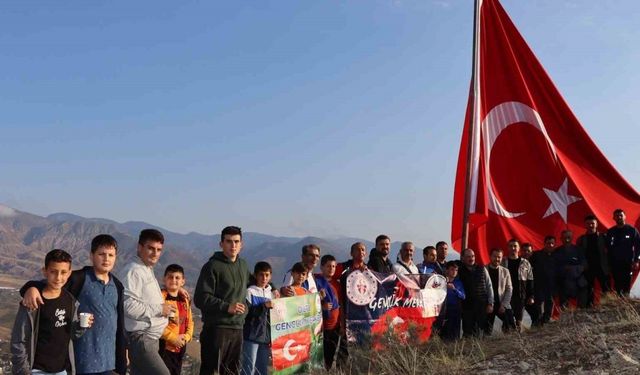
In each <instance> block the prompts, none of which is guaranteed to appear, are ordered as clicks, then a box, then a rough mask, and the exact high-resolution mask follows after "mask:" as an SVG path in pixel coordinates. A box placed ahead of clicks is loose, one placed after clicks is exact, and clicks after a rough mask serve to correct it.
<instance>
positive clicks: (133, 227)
mask: <svg viewBox="0 0 640 375" xmlns="http://www.w3.org/2000/svg"><path fill="white" fill-rule="evenodd" d="M145 228H155V229H158V230H160V231H161V232H162V233H163V234H164V236H165V251H164V252H163V254H162V257H161V259H160V264H159V266H157V267H156V274H157V275H158V276H160V275H161V274H162V272H163V271H164V268H165V267H166V266H167V265H168V264H171V263H178V264H180V265H182V266H183V267H184V268H185V272H186V277H187V282H188V284H189V285H194V284H195V282H196V280H197V277H198V274H199V272H200V268H201V267H202V265H203V264H204V263H205V262H206V260H207V259H208V258H209V257H210V256H211V255H212V254H213V252H214V251H217V250H218V249H219V247H218V243H219V242H220V236H219V235H204V234H200V233H195V232H191V233H188V234H180V233H175V232H171V231H169V230H166V229H164V228H160V227H158V226H156V225H153V224H149V223H144V222H139V221H128V222H125V223H118V222H116V221H113V220H109V219H100V218H85V217H82V216H78V215H74V214H70V213H55V214H51V215H49V216H47V217H42V216H38V215H33V214H30V213H27V212H21V211H18V210H14V209H12V208H9V207H6V206H2V205H0V276H5V277H7V276H8V277H12V278H17V279H30V278H40V275H41V273H40V269H41V268H42V266H43V262H44V256H45V254H46V253H47V252H48V251H49V250H51V249H54V248H61V249H64V250H67V251H68V252H69V253H71V255H72V256H73V268H74V269H76V268H80V267H81V266H84V265H88V264H90V262H89V247H90V243H91V239H92V238H93V237H95V236H96V235H98V234H101V233H108V234H111V235H112V236H114V237H115V238H116V239H117V241H118V245H119V246H118V248H119V250H118V261H117V264H116V273H117V271H118V269H119V268H121V267H122V266H123V265H124V264H126V263H128V262H130V261H131V260H132V259H133V257H134V256H135V255H136V254H135V253H136V243H137V239H138V234H139V232H140V230H142V229H145ZM357 241H362V242H364V243H366V244H367V248H369V249H370V248H372V247H373V243H372V242H371V241H365V240H362V239H358V238H347V237H342V238H337V239H325V238H318V237H278V236H271V235H267V234H262V233H251V232H247V233H243V249H242V252H241V254H240V255H241V257H243V258H244V259H246V260H247V262H248V263H249V267H250V269H251V270H253V265H254V264H255V263H256V262H257V261H260V260H265V261H267V262H269V263H270V264H271V265H272V267H273V270H274V272H273V281H274V284H276V285H278V286H279V285H280V284H281V283H282V278H283V275H284V273H285V272H286V271H287V270H288V269H289V267H291V265H292V264H293V263H295V262H298V261H300V254H301V249H302V246H303V245H306V244H309V243H314V244H317V245H319V246H320V249H321V253H322V254H333V255H334V256H335V257H336V258H337V259H338V261H343V260H346V259H348V258H349V248H350V246H351V244H352V243H354V242H357ZM399 247H400V243H399V242H394V243H393V244H392V256H393V257H394V258H395V256H396V254H397V250H398V249H399ZM417 253H418V254H416V255H417V256H416V260H422V256H421V254H420V253H419V252H417ZM0 286H1V285H0Z"/></svg>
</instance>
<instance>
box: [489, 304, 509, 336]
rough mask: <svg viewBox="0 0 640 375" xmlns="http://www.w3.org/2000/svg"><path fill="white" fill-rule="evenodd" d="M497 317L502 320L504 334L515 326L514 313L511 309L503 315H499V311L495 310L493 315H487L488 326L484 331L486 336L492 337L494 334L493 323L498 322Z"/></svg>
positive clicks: (506, 310)
mask: <svg viewBox="0 0 640 375" xmlns="http://www.w3.org/2000/svg"><path fill="white" fill-rule="evenodd" d="M494 306H495V305H494ZM496 316H497V317H498V319H500V320H502V331H503V332H508V331H509V330H511V329H512V328H513V327H514V326H515V323H514V321H513V311H512V310H511V309H505V310H504V312H503V313H502V314H501V313H499V312H498V310H497V309H494V310H493V312H492V313H491V314H487V325H486V326H485V330H484V333H485V334H486V335H491V334H492V333H493V323H494V322H495V320H496Z"/></svg>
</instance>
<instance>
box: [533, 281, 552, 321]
mask: <svg viewBox="0 0 640 375" xmlns="http://www.w3.org/2000/svg"><path fill="white" fill-rule="evenodd" d="M533 306H534V308H535V309H536V315H537V316H538V317H540V318H539V319H538V320H537V323H538V324H545V323H549V320H550V319H551V313H552V312H553V291H552V290H550V289H544V290H536V297H535V303H534V304H533ZM532 318H533V317H532Z"/></svg>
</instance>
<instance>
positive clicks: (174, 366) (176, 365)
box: [160, 340, 186, 375]
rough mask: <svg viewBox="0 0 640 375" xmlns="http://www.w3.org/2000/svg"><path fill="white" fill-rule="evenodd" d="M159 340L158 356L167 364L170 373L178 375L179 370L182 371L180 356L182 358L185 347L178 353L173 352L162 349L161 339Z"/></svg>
mask: <svg viewBox="0 0 640 375" xmlns="http://www.w3.org/2000/svg"><path fill="white" fill-rule="evenodd" d="M160 342H161V344H160V357H162V360H163V361H164V364H165V365H167V368H168V369H169V373H171V375H180V371H182V358H184V353H185V350H184V349H185V348H186V347H183V348H182V350H181V351H180V352H179V353H174V352H170V351H168V350H166V349H163V348H162V346H163V345H162V340H160Z"/></svg>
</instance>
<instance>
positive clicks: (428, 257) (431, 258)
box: [424, 249, 438, 263]
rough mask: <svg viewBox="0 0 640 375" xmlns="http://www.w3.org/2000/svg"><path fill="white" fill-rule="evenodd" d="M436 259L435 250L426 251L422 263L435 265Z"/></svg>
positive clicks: (436, 253)
mask: <svg viewBox="0 0 640 375" xmlns="http://www.w3.org/2000/svg"><path fill="white" fill-rule="evenodd" d="M437 257H438V252H437V250H436V249H429V250H427V253H426V254H425V255H424V261H425V262H426V263H435V261H436V258H437Z"/></svg>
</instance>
